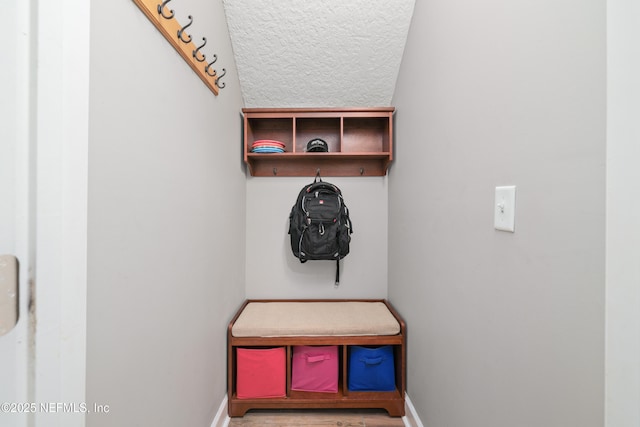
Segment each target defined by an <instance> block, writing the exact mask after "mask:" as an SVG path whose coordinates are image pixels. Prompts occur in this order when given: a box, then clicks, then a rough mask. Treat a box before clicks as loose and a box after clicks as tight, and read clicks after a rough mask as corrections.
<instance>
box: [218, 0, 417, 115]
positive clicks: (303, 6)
mask: <svg viewBox="0 0 640 427" xmlns="http://www.w3.org/2000/svg"><path fill="white" fill-rule="evenodd" d="M413 6H414V0H392V1H389V0H315V1H310V0H224V7H225V13H226V15H227V23H228V26H229V33H230V35H231V43H232V46H233V51H234V56H235V59H236V65H237V68H238V77H239V79H240V85H241V90H242V96H243V98H244V105H245V107H352V106H353V107H358V106H388V105H390V103H391V99H392V97H393V91H394V88H395V84H396V78H397V75H398V69H399V67H400V61H401V59H402V53H403V51H404V45H405V41H406V38H407V32H408V30H409V24H410V22H411V15H412V13H413Z"/></svg>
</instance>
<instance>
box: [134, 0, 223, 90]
mask: <svg viewBox="0 0 640 427" xmlns="http://www.w3.org/2000/svg"><path fill="white" fill-rule="evenodd" d="M170 1H171V0H164V1H162V2H161V0H133V2H134V3H135V4H136V5H137V6H138V8H140V10H141V11H142V12H143V13H144V14H145V15H146V17H147V18H149V21H151V23H152V24H153V25H155V27H156V28H157V29H158V31H160V33H161V34H162V35H163V36H164V38H165V39H167V41H168V42H169V43H170V44H171V45H172V46H173V47H174V49H175V50H176V51H177V52H178V53H179V54H180V56H182V58H183V59H184V60H185V62H186V63H187V64H188V65H189V66H190V67H191V68H192V69H193V71H194V72H195V73H196V74H197V75H198V77H200V80H202V82H203V83H204V84H205V85H206V86H207V87H208V88H209V89H210V90H211V92H213V93H214V95H216V96H217V95H218V92H219V90H220V89H222V88H224V86H225V84H224V83H222V82H220V79H221V78H222V77H224V75H225V74H226V73H227V71H226V70H225V69H224V68H223V69H222V72H221V73H218V72H217V71H216V70H215V69H214V68H213V64H214V63H215V62H216V60H217V59H218V57H217V55H213V60H211V61H207V58H206V56H205V55H204V54H203V53H202V52H201V51H200V49H202V48H203V47H204V46H205V45H206V44H207V38H206V37H202V40H203V43H202V44H201V45H200V46H198V47H196V45H195V44H194V43H193V41H192V37H191V35H190V34H187V32H186V31H185V30H186V29H187V28H188V27H189V26H190V25H191V24H193V17H192V16H191V15H189V23H188V24H186V25H184V26H183V25H180V23H179V22H178V20H177V19H176V18H175V17H174V15H175V14H174V11H173V10H170V9H169V7H168V5H167V3H169V2H170Z"/></svg>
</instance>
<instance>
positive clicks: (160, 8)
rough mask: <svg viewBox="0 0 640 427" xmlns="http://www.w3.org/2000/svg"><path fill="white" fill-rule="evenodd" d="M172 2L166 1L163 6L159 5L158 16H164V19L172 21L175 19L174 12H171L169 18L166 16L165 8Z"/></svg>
mask: <svg viewBox="0 0 640 427" xmlns="http://www.w3.org/2000/svg"><path fill="white" fill-rule="evenodd" d="M170 1H171V0H164V1H163V2H162V4H159V5H158V14H159V15H162V17H163V18H164V19H171V18H173V10H169V13H170V14H171V15H169V16H167V15H165V14H164V7H165V6H166V5H167V3H169V2H170Z"/></svg>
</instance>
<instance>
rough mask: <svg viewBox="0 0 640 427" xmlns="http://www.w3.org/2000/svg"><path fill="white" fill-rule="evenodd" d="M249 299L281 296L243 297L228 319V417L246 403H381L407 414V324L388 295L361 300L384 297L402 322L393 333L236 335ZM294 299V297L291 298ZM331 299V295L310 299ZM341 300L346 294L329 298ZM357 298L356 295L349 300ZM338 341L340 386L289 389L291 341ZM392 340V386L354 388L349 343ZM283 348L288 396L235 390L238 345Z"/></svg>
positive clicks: (333, 406)
mask: <svg viewBox="0 0 640 427" xmlns="http://www.w3.org/2000/svg"><path fill="white" fill-rule="evenodd" d="M252 301H262V302H264V301H283V300H247V301H245V303H244V304H243V305H242V307H240V309H239V310H238V312H237V313H236V315H235V316H234V318H233V319H232V320H231V322H230V324H229V328H228V333H227V341H228V348H227V352H228V353H227V358H228V359H227V370H228V378H227V386H228V390H227V393H228V413H229V416H230V417H241V416H243V415H244V414H245V413H246V412H247V411H248V410H250V409H384V410H386V411H387V412H388V413H389V415H390V416H394V417H401V416H404V415H405V390H406V325H405V322H404V320H403V319H402V318H401V317H400V315H399V314H398V313H397V312H396V311H395V309H394V308H393V307H392V306H391V305H390V303H389V302H388V301H386V300H361V301H379V302H383V303H384V304H385V305H386V306H387V308H388V309H389V311H390V312H391V313H392V314H393V316H394V317H395V318H396V320H397V321H398V323H399V325H400V333H399V334H397V335H373V336H372V335H365V336H295V337H291V336H290V337H234V336H233V335H232V332H231V331H232V328H233V325H234V323H235V321H236V320H237V319H238V317H239V316H240V314H241V313H242V310H243V309H244V308H245V307H246V305H247V304H248V303H250V302H252ZM290 301H295V300H290ZM313 301H329V300H313ZM331 301H345V300H331ZM350 301H358V300H350ZM296 345H305V346H329V345H336V346H338V353H339V372H338V392H337V393H322V392H307V391H295V390H291V372H292V354H293V346H296ZM384 345H391V346H393V352H394V361H395V366H394V368H395V382H396V389H395V390H394V391H366V392H360V391H358V392H355V391H349V389H348V386H347V384H348V369H349V367H348V354H349V353H348V351H349V347H350V346H372V347H378V346H384ZM270 347H285V349H286V360H287V361H286V372H287V374H286V375H287V378H286V396H285V397H280V398H255V399H239V398H238V396H237V391H236V363H237V355H236V349H237V348H270Z"/></svg>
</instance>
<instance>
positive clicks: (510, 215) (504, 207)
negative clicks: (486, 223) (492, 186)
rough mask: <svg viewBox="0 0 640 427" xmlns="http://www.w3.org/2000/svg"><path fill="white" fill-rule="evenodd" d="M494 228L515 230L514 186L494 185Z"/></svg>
mask: <svg viewBox="0 0 640 427" xmlns="http://www.w3.org/2000/svg"><path fill="white" fill-rule="evenodd" d="M493 208H494V211H495V215H494V220H493V222H494V227H495V228H496V230H501V231H510V232H512V233H513V232H515V225H516V186H515V185H509V186H505V187H496V197H495V202H494V204H493Z"/></svg>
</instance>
